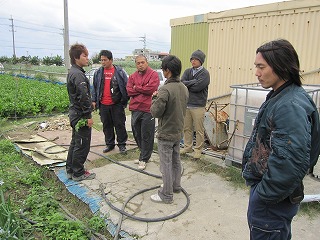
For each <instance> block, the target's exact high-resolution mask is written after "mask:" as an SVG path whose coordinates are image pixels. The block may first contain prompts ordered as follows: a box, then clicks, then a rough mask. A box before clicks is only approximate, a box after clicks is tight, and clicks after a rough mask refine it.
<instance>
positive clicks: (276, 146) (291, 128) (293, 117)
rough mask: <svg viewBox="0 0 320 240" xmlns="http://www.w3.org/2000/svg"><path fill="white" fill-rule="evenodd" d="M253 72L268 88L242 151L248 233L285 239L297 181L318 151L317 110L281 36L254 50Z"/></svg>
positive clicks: (299, 191)
mask: <svg viewBox="0 0 320 240" xmlns="http://www.w3.org/2000/svg"><path fill="white" fill-rule="evenodd" d="M254 64H255V66H256V76H257V78H258V80H259V82H260V84H261V86H262V87H263V88H266V89H267V88H272V90H271V91H270V92H269V94H268V95H267V98H266V101H265V102H264V103H263V104H262V105H261V107H260V109H259V113H258V115H257V117H256V119H255V124H254V128H253V131H252V134H251V137H250V139H249V141H248V143H247V145H246V148H245V151H244V154H243V161H242V165H243V172H242V175H243V177H244V179H245V180H246V183H247V185H248V186H250V187H251V189H250V198H249V205H248V213H247V217H248V224H249V228H250V239H251V240H260V239H282V240H287V239H291V221H292V219H293V217H294V216H295V215H296V214H297V212H298V208H299V203H300V202H301V200H302V199H303V198H304V193H303V183H302V180H303V178H304V176H305V175H306V174H307V173H308V169H310V168H312V167H313V166H314V165H315V164H316V162H317V160H318V157H319V153H320V123H319V113H318V111H317V107H316V106H315V104H314V102H313V100H312V98H311V97H310V95H309V94H308V93H306V91H305V90H304V89H303V88H302V87H301V85H302V83H301V77H300V64H299V59H298V55H297V53H296V51H295V49H294V48H293V46H292V45H291V43H290V42H288V41H287V40H284V39H279V40H275V41H271V42H268V43H266V44H264V45H262V46H261V47H259V48H258V49H257V51H256V59H255V63H254Z"/></svg>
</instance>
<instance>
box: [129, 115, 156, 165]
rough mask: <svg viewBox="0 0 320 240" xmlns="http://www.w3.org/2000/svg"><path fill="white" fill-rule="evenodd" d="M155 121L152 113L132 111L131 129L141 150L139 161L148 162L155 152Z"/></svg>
mask: <svg viewBox="0 0 320 240" xmlns="http://www.w3.org/2000/svg"><path fill="white" fill-rule="evenodd" d="M155 124H156V122H155V119H154V118H153V117H152V115H151V113H147V112H140V111H132V112H131V128H132V133H133V137H134V140H135V141H136V143H137V145H138V147H139V149H140V156H139V161H144V162H148V161H149V159H150V157H151V154H152V152H153V143H154V131H155Z"/></svg>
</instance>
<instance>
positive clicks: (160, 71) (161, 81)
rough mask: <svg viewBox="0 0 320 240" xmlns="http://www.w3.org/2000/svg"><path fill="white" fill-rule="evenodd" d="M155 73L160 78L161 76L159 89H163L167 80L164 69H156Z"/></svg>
mask: <svg viewBox="0 0 320 240" xmlns="http://www.w3.org/2000/svg"><path fill="white" fill-rule="evenodd" d="M155 71H156V72H157V73H158V76H159V79H160V85H159V87H161V86H162V85H163V84H164V82H165V81H166V80H167V79H166V78H165V77H164V75H163V72H162V69H156V70H155Z"/></svg>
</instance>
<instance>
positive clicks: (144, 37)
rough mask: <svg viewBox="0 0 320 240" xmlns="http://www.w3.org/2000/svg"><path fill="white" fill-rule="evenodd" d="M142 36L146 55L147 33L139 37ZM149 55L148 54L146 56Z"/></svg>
mask: <svg viewBox="0 0 320 240" xmlns="http://www.w3.org/2000/svg"><path fill="white" fill-rule="evenodd" d="M139 38H142V40H140V41H141V42H143V50H142V51H143V55H146V48H147V37H146V34H144V36H143V37H139ZM146 57H147V56H146Z"/></svg>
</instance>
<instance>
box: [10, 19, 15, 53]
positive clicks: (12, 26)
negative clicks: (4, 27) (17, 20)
mask: <svg viewBox="0 0 320 240" xmlns="http://www.w3.org/2000/svg"><path fill="white" fill-rule="evenodd" d="M9 20H10V21H11V25H10V26H11V32H12V47H13V58H14V59H15V58H16V47H15V44H14V25H13V18H12V16H11V18H10V19H9Z"/></svg>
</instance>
